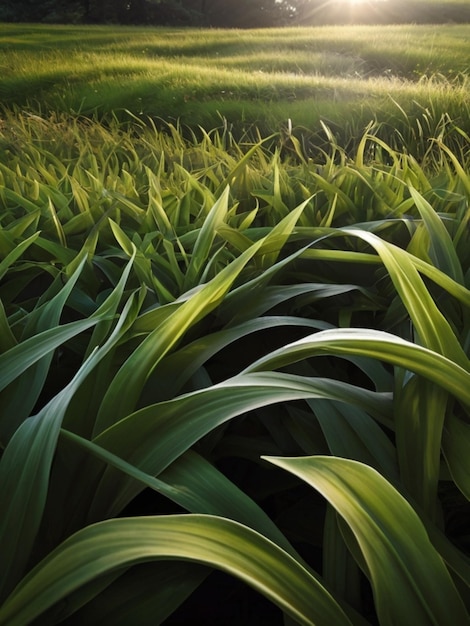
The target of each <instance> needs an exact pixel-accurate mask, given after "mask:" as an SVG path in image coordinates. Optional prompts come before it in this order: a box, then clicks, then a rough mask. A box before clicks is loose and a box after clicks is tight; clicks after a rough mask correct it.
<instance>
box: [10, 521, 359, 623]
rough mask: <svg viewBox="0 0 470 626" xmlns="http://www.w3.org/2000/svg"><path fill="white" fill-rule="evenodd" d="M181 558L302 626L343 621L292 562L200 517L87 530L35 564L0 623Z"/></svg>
mask: <svg viewBox="0 0 470 626" xmlns="http://www.w3.org/2000/svg"><path fill="white" fill-rule="evenodd" d="M159 559H172V560H173V559H177V560H187V561H193V562H196V563H202V564H204V565H209V566H211V567H215V568H218V569H221V570H223V571H225V572H227V573H229V574H231V575H233V576H236V577H238V578H240V579H241V580H243V581H244V582H245V583H247V584H248V585H250V586H252V587H253V588H254V589H255V590H257V591H259V592H260V593H262V594H263V595H265V596H266V597H267V598H268V599H269V600H271V601H272V602H274V603H275V604H276V605H277V606H279V608H280V609H281V610H282V611H284V612H286V613H287V614H289V615H290V616H292V617H293V618H294V619H295V620H296V621H297V622H298V623H299V624H303V625H305V626H313V625H314V624H315V625H316V626H331V624H335V625H337V626H343V625H344V626H346V625H348V626H350V625H351V621H350V620H349V618H348V617H347V616H346V614H345V613H344V612H343V610H342V609H341V608H340V606H339V605H338V604H337V603H336V602H335V600H334V599H333V598H332V596H331V595H330V594H329V593H328V592H327V591H326V590H325V588H324V587H323V586H322V584H321V583H320V582H319V581H318V580H317V579H316V578H314V577H313V576H312V575H311V574H310V573H309V572H308V571H307V570H306V569H305V568H304V567H303V566H302V565H301V564H300V563H298V562H297V561H296V560H295V559H294V558H293V557H291V556H290V555H289V554H287V553H286V552H284V550H282V549H281V548H279V547H278V546H277V545H276V544H274V543H272V542H271V541H269V540H267V539H266V538H265V537H263V536H262V535H260V534H259V533H256V532H255V531H253V530H251V529H250V528H247V527H246V526H243V525H241V524H238V523H237V522H234V521H232V520H228V519H224V518H220V517H213V516H206V515H176V516H173V515H169V516H160V517H141V518H122V519H116V520H108V521H105V522H101V523H99V524H95V525H93V526H88V527H87V528H84V529H83V530H81V531H79V532H78V533H76V534H75V535H73V536H72V537H70V538H69V539H68V540H66V541H65V542H64V543H63V544H61V545H60V546H59V547H58V548H57V549H56V550H54V551H53V552H52V553H51V554H50V555H49V556H48V557H46V558H45V559H44V560H43V561H42V562H41V563H39V564H38V565H37V566H36V567H35V569H34V570H32V571H31V572H30V573H29V574H28V576H27V577H26V578H25V579H24V580H23V581H22V582H21V584H20V585H19V586H18V587H17V588H16V589H15V590H14V592H13V593H12V594H11V596H10V597H9V598H8V599H7V601H6V602H5V603H4V605H3V607H2V608H1V609H0V624H1V625H4V626H6V625H7V624H8V626H20V625H24V624H26V623H30V622H31V621H33V620H34V619H35V618H36V617H38V616H39V615H41V613H43V612H44V611H45V610H46V609H48V608H49V607H50V606H52V605H54V604H55V603H57V602H58V601H59V600H62V599H65V598H66V597H67V595H68V594H70V593H72V592H73V591H75V590H76V589H78V588H80V587H81V586H83V585H85V584H87V583H89V582H90V581H92V580H94V579H97V578H98V577H99V576H103V575H104V574H108V573H110V572H112V571H114V570H115V569H117V568H123V567H128V566H130V565H134V564H138V563H145V562H148V561H152V560H159Z"/></svg>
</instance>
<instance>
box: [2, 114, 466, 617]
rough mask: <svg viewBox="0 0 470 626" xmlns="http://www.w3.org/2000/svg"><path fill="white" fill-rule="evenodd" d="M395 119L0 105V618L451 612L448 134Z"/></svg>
mask: <svg viewBox="0 0 470 626" xmlns="http://www.w3.org/2000/svg"><path fill="white" fill-rule="evenodd" d="M395 106H396V111H397V112H396V115H397V116H399V115H402V116H403V117H406V112H405V111H404V110H402V109H401V108H400V107H397V105H395ZM394 126H395V128H394V129H393V130H392V127H394ZM406 128H407V130H406V132H405V130H404V126H403V127H402V128H401V129H400V128H397V127H396V125H395V124H394V123H392V121H390V123H389V124H388V125H386V124H384V123H379V122H376V123H372V124H371V125H369V126H368V127H367V129H366V130H364V129H363V130H362V133H360V134H356V135H355V134H354V133H352V132H350V133H349V134H348V136H347V140H346V141H343V139H344V136H343V137H341V134H340V133H339V131H338V132H337V130H336V128H335V127H331V126H328V125H327V124H325V123H324V122H323V125H320V127H319V130H318V131H316V130H315V129H305V128H299V127H297V126H296V125H295V124H294V125H293V127H291V126H290V124H288V123H287V122H286V123H285V125H284V127H283V128H281V129H280V131H279V132H276V133H271V134H269V135H263V134H262V133H258V136H257V137H256V132H255V129H254V128H253V127H250V133H245V134H244V135H243V134H242V135H237V136H235V135H234V134H233V128H232V127H231V125H230V123H229V122H227V121H224V120H221V121H220V123H219V126H218V127H217V128H215V129H214V130H212V131H210V132H209V131H205V130H202V129H201V128H196V129H192V130H191V129H187V128H184V127H183V126H182V125H179V126H178V125H177V124H172V123H168V122H167V123H165V124H163V123H161V124H158V125H157V124H155V123H154V122H153V121H152V120H151V119H149V118H146V117H145V118H139V117H138V116H137V117H136V116H135V115H134V114H128V117H127V119H121V118H120V116H116V115H114V116H112V115H108V116H107V117H106V118H105V119H104V120H103V119H101V120H98V119H94V120H93V119H91V118H85V117H84V116H70V114H65V113H60V112H57V111H56V112H52V113H50V114H48V115H39V114H38V111H23V112H21V111H19V110H13V109H9V110H5V111H4V113H3V115H2V118H1V124H0V151H1V159H0V205H1V210H0V281H1V282H0V297H1V306H0V405H1V407H2V408H1V411H0V448H1V458H0V484H1V485H2V489H1V490H0V510H1V511H2V516H1V517H0V551H1V554H2V570H1V572H0V596H1V601H2V605H1V608H0V624H5V625H7V624H8V626H15V625H16V626H20V625H25V624H30V623H34V624H47V625H48V626H49V625H51V624H59V623H62V624H84V623H86V624H95V623H100V624H107V625H110V626H111V625H113V626H115V625H123V626H125V625H128V624H139V625H145V624H149V625H150V624H155V623H165V624H168V625H170V624H181V623H200V621H203V622H204V623H207V624H211V623H213V624H216V623H218V624H219V623H224V624H240V623H247V624H253V625H255V624H256V625H259V624H262V623H269V624H273V625H275V624H282V623H284V621H283V620H284V618H285V619H286V620H289V621H290V622H295V623H300V624H310V625H311V624H323V625H324V626H331V625H332V624H335V625H342V624H377V623H379V624H383V625H386V624H391V623H394V624H410V625H411V624H413V625H415V624H423V625H425V624H426V625H427V624H430V623H433V624H439V626H443V625H449V626H455V624H459V625H463V624H468V623H470V618H469V614H468V606H469V600H470V595H469V591H468V586H469V584H470V575H469V568H468V564H469V542H468V532H467V520H468V515H469V504H468V498H469V496H470V483H469V478H468V477H469V475H470V468H469V458H470V456H469V455H468V449H469V445H470V427H469V418H470V414H469V407H470V391H469V389H470V384H469V383H470V361H469V346H470V334H469V331H470V324H469V320H470V318H469V313H470V291H469V286H470V285H469V280H470V241H469V239H470V229H469V218H470V213H469V198H470V178H469V176H468V171H469V170H470V152H469V149H468V145H469V142H468V135H467V134H466V131H465V129H463V128H462V127H460V126H459V125H458V124H457V123H456V122H455V120H452V119H451V118H450V117H449V116H445V115H444V116H442V115H440V114H439V113H438V114H437V116H434V112H433V111H432V110H429V109H426V108H424V109H420V110H419V114H417V115H416V117H415V118H413V119H411V118H408V120H407V125H406ZM433 131H435V132H434V133H433ZM217 572H219V573H217ZM220 572H222V573H220ZM237 581H238V582H237ZM194 616H198V617H197V619H196V621H195V617H194Z"/></svg>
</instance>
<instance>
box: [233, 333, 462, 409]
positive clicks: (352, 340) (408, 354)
mask: <svg viewBox="0 0 470 626" xmlns="http://www.w3.org/2000/svg"><path fill="white" fill-rule="evenodd" d="M325 354H337V355H339V356H350V355H354V356H365V357H369V358H372V359H378V360H379V361H385V362H386V363H391V364H393V365H397V366H399V367H403V368H405V369H407V370H410V371H412V372H415V373H416V374H420V375H421V376H424V377H425V378H428V379H429V380H431V381H432V382H434V383H436V384H437V385H439V386H441V387H443V388H444V389H446V390H447V391H448V392H449V393H451V394H452V395H454V396H455V397H456V398H458V399H459V400H461V402H462V403H463V404H464V405H466V406H468V407H470V371H469V370H468V369H464V368H463V367H461V366H460V365H459V364H457V363H455V362H454V361H452V360H450V359H449V358H446V357H445V356H443V355H442V354H439V353H438V352H433V351H432V350H429V349H427V348H424V347H422V346H419V345H417V344H414V343H412V342H410V341H406V340H405V339H401V338H400V337H397V336H396V335H392V334H390V333H386V332H384V331H379V330H369V329H356V328H342V329H334V330H322V331H320V332H318V333H316V334H314V335H309V336H308V337H304V338H303V339H300V340H298V341H295V342H293V343H290V344H288V345H286V346H283V347H282V348H280V349H278V350H275V351H273V352H271V353H270V354H268V355H267V356H265V357H263V358H261V359H258V360H257V361H255V362H254V363H252V364H251V365H250V366H249V367H247V368H246V369H245V370H244V371H243V372H242V374H243V373H249V372H256V371H261V370H272V369H277V368H280V367H284V366H286V365H289V364H291V363H296V362H297V361H301V360H302V359H306V358H310V357H312V356H317V355H325Z"/></svg>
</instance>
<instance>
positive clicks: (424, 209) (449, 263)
mask: <svg viewBox="0 0 470 626" xmlns="http://www.w3.org/2000/svg"><path fill="white" fill-rule="evenodd" d="M409 190H410V194H411V197H412V198H413V200H414V203H415V205H416V208H417V209H418V211H419V213H420V215H421V217H422V219H423V221H424V223H425V225H426V229H427V231H428V233H429V238H430V250H429V255H430V257H431V260H432V262H433V264H434V265H435V266H436V267H437V268H438V269H440V270H441V271H442V272H444V273H445V274H447V275H448V276H450V277H451V278H452V279H453V280H455V281H456V282H458V283H460V284H461V285H465V281H464V277H463V272H462V266H461V264H460V261H459V258H458V256H457V253H456V251H455V248H454V244H453V241H452V239H451V236H450V235H449V233H448V231H447V229H446V227H445V226H444V224H443V223H442V220H441V219H440V218H439V216H438V215H437V213H436V211H434V209H433V208H432V206H431V205H430V204H429V202H427V201H426V200H425V199H424V198H423V196H422V195H421V194H420V193H419V192H418V191H416V189H413V187H409Z"/></svg>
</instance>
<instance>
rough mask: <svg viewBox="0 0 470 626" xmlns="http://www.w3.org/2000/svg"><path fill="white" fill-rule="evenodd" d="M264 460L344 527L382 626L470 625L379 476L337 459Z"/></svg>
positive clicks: (440, 567)
mask: <svg viewBox="0 0 470 626" xmlns="http://www.w3.org/2000/svg"><path fill="white" fill-rule="evenodd" d="M266 460H268V461H270V462H271V463H273V464H274V465H277V466H278V467H282V468H284V469H285V470H287V471H289V472H291V473H293V474H295V475H296V476H298V477H299V478H301V479H302V480H304V481H306V482H307V483H308V484H310V485H311V486H312V487H314V488H315V489H317V490H318V491H319V492H320V493H321V494H322V495H323V496H324V497H325V498H326V499H327V500H328V502H330V504H331V505H332V506H334V508H335V509H336V510H337V511H338V513H339V514H340V515H341V517H342V518H343V519H344V520H345V521H346V523H347V524H348V526H349V527H350V529H351V530H352V532H353V533H354V536H355V538H356V540H357V542H358V544H359V546H360V548H361V552H362V555H363V557H364V559H365V562H366V564H367V569H368V572H369V575H370V579H371V584H372V587H373V591H374V600H375V605H376V609H377V614H378V618H379V621H380V624H381V626H392V625H393V624H416V625H420V626H430V625H431V624H432V625H434V626H446V625H448V626H454V625H455V624H461V625H462V626H463V625H464V624H467V625H468V624H470V616H469V614H468V613H467V610H466V608H465V605H464V603H463V602H462V599H461V597H460V596H459V594H458V592H457V590H456V588H455V586H454V583H453V581H452V578H451V577H450V574H449V572H448V571H447V569H446V567H445V565H444V563H443V561H442V559H441V557H440V556H439V554H438V553H437V551H436V550H435V549H434V547H433V545H432V544H431V542H430V540H429V537H428V535H427V533H426V530H425V528H424V526H423V525H422V523H421V521H420V519H419V517H418V516H417V514H416V513H415V511H414V510H413V508H412V507H411V506H410V505H409V503H408V502H407V501H406V500H405V499H404V498H403V497H402V496H401V495H400V494H399V493H398V492H397V491H396V490H395V489H394V487H392V485H391V484H390V483H388V482H387V481H386V480H385V479H384V478H383V477H382V476H381V475H380V474H379V473H378V472H376V471H375V470H374V469H372V468H370V467H368V466H367V465H364V464H362V463H358V462H357V461H351V460H347V459H341V458H338V457H303V458H292V459H282V458H276V457H266ZM378 494H380V497H378Z"/></svg>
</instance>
